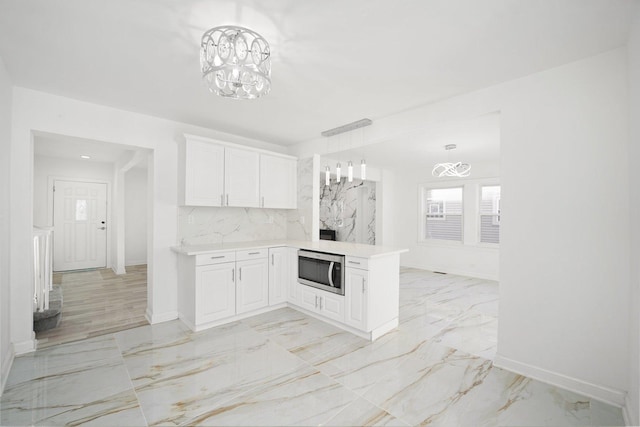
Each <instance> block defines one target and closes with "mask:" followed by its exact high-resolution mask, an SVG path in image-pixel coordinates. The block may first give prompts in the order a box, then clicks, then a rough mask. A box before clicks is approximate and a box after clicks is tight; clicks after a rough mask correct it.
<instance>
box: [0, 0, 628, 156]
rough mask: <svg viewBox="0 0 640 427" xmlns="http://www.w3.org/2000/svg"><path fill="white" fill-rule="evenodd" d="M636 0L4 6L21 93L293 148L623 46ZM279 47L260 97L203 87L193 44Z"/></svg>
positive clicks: (0, 28) (1, 20)
mask: <svg viewBox="0 0 640 427" xmlns="http://www.w3.org/2000/svg"><path fill="white" fill-rule="evenodd" d="M632 3H633V0H322V1H320V0H281V1H266V0H207V1H205V0H181V1H179V0H138V1H133V0H109V1H104V0H2V1H1V2H0V57H2V59H3V61H4V63H5V66H6V68H7V70H8V72H9V74H10V76H11V78H12V79H13V81H14V83H15V84H16V85H18V86H23V87H29V88H34V89H37V90H42V91H46V92H51V93H54V94H59V95H63V96H68V97H72V98H77V99H81V100H86V101H91V102H96V103H100V104H105V105H110V106H114V107H118V108H122V109H126V110H131V111H136V112H142V113H147V114H151V115H154V116H159V117H165V118H169V119H174V120H178V121H183V122H187V123H192V124H196V125H201V126H205V127H211V128H215V129H218V130H221V131H225V132H230V133H235V134H238V135H242V136H246V137H250V138H257V139H262V140H265V141H269V142H272V143H276V144H282V145H289V144H293V143H296V142H301V141H304V140H308V139H313V138H317V137H318V136H319V134H320V132H321V131H323V130H326V129H330V128H334V127H336V126H339V125H342V124H345V123H349V122H352V121H355V120H357V119H360V118H363V117H368V118H370V119H373V120H374V122H375V120H376V119H379V118H381V117H385V116H387V115H390V114H393V113H397V112H400V111H403V110H406V109H409V108H412V107H415V106H418V105H422V104H426V103H430V102H434V101H436V100H440V99H443V98H446V97H450V96H452V95H455V94H460V93H464V92H469V91H471V90H474V89H478V88H482V87H486V86H489V85H492V84H496V83H499V82H502V81H506V80H510V79H514V78H517V77H520V76H524V75H527V74H531V73H534V72H537V71H540V70H543V69H547V68H550V67H554V66H558V65H561V64H563V63H567V62H570V61H572V60H576V59H579V58H582V57H586V56H590V55H594V54H597V53H600V52H603V51H606V50H609V49H612V48H615V47H619V46H621V45H624V44H625V42H626V38H627V32H628V28H629V17H630V10H631V7H632ZM223 24H236V25H242V26H246V27H249V28H251V29H253V30H255V31H257V32H258V33H260V34H262V35H263V36H264V37H265V38H266V39H267V40H269V41H270V43H271V45H272V59H273V66H272V77H273V85H272V90H271V93H270V94H269V95H267V96H266V97H264V98H261V99H258V100H253V101H235V100H230V99H222V98H219V97H217V96H215V95H213V94H211V93H209V92H208V90H207V89H206V88H205V87H204V85H203V84H202V82H201V78H200V72H199V39H200V36H201V35H202V33H203V32H204V31H205V30H207V29H208V28H210V27H214V26H219V25H223Z"/></svg>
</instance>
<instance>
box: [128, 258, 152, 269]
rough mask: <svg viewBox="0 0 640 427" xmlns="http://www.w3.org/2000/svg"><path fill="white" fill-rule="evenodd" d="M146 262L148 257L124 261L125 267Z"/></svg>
mask: <svg viewBox="0 0 640 427" xmlns="http://www.w3.org/2000/svg"><path fill="white" fill-rule="evenodd" d="M146 263H147V260H146V259H143V260H139V261H138V260H133V261H127V262H125V263H124V267H125V268H127V267H132V266H134V265H144V264H146Z"/></svg>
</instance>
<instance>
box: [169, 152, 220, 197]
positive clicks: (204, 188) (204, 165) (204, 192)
mask: <svg viewBox="0 0 640 427" xmlns="http://www.w3.org/2000/svg"><path fill="white" fill-rule="evenodd" d="M182 148H183V150H182V151H181V161H180V167H181V168H182V169H183V170H182V171H181V173H180V174H179V176H180V177H181V178H182V179H183V181H184V182H183V185H180V188H181V190H182V191H181V197H180V199H181V200H180V204H182V205H186V206H222V203H223V199H222V197H223V194H224V147H222V146H219V145H214V144H209V143H208V142H200V141H189V140H187V142H186V144H185V145H184V147H182Z"/></svg>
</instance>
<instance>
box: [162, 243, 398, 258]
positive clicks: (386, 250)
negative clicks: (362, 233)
mask: <svg viewBox="0 0 640 427" xmlns="http://www.w3.org/2000/svg"><path fill="white" fill-rule="evenodd" d="M279 246H287V247H292V248H298V249H308V250H312V251H318V252H328V253H333V254H340V255H347V256H353V257H360V258H377V257H384V256H388V255H393V254H401V253H403V252H408V251H409V250H408V249H402V248H393V247H389V246H375V245H364V244H361V243H347V242H334V241H331V240H319V241H317V242H307V241H302V240H261V241H256V242H230V243H217V244H209V245H185V246H173V247H171V249H172V250H173V251H174V252H177V253H179V254H182V255H200V254H210V253H216V252H228V251H237V250H243V249H260V248H273V247H279Z"/></svg>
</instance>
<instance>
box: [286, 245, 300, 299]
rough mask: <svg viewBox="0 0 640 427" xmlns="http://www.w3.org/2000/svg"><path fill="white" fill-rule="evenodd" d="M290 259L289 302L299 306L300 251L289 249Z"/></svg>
mask: <svg viewBox="0 0 640 427" xmlns="http://www.w3.org/2000/svg"><path fill="white" fill-rule="evenodd" d="M287 252H288V257H289V271H288V272H287V276H288V280H287V292H288V295H287V301H289V302H292V303H294V304H299V299H300V292H299V290H300V284H299V283H298V249H297V248H287Z"/></svg>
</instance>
